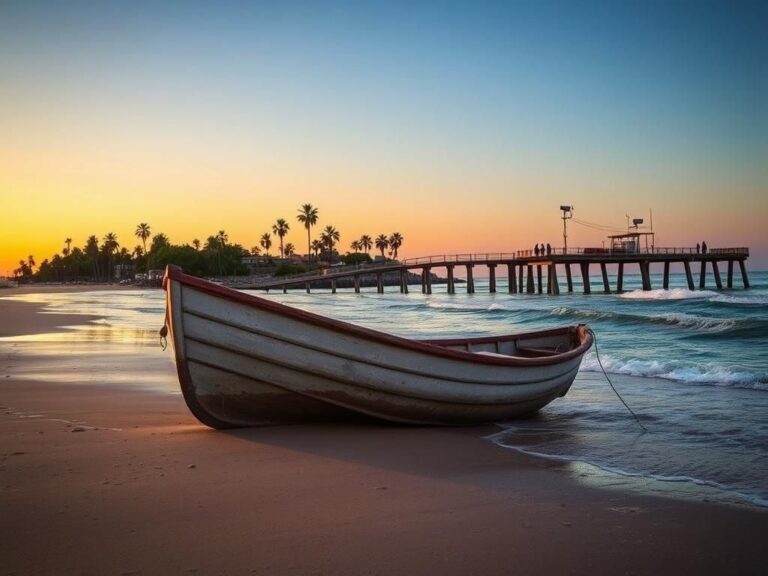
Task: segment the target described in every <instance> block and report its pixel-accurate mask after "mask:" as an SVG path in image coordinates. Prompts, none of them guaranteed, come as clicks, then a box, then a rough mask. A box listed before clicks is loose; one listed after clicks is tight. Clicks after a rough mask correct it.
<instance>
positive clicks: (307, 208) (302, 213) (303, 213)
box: [296, 204, 317, 257]
mask: <svg viewBox="0 0 768 576" xmlns="http://www.w3.org/2000/svg"><path fill="white" fill-rule="evenodd" d="M296 220H298V221H299V222H301V223H302V224H304V228H306V229H307V257H309V255H310V253H311V249H312V244H311V242H310V240H309V237H310V232H311V230H312V226H314V225H315V224H317V208H315V207H314V206H312V204H302V205H301V208H299V215H298V216H296Z"/></svg>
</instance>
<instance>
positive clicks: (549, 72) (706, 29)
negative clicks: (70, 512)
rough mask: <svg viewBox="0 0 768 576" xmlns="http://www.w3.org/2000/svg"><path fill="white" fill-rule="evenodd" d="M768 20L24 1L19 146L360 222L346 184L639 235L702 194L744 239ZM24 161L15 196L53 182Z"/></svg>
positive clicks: (6, 22) (729, 13) (546, 10)
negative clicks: (560, 208) (574, 209)
mask: <svg viewBox="0 0 768 576" xmlns="http://www.w3.org/2000/svg"><path fill="white" fill-rule="evenodd" d="M766 30H768V3H765V2H762V3H759V2H577V1H576V2H421V3H397V2H386V3H373V2H371V3H366V2H349V3H335V2H334V3H319V2H163V3H155V2H66V3H64V2H34V1H23V2H15V1H9V0H5V1H4V2H2V3H1V4H0V73H1V74H0V110H2V111H0V121H2V122H3V123H4V124H5V125H6V126H7V127H9V130H7V131H6V135H5V137H1V136H0V146H3V148H6V149H18V150H23V151H24V157H25V158H29V157H32V158H34V157H39V158H41V159H44V158H48V157H56V156H57V155H58V156H59V157H64V156H67V157H70V156H71V158H72V159H73V160H72V162H76V159H77V158H84V157H87V158H91V159H93V158H101V156H100V155H101V154H106V153H105V152H104V149H105V148H108V149H109V150H112V151H114V155H113V156H108V155H107V157H104V158H101V159H100V160H98V161H97V160H91V162H93V163H98V165H97V166H94V167H93V169H92V170H91V171H90V172H88V174H85V176H87V177H88V178H85V176H84V180H83V181H77V180H76V179H74V177H72V175H71V174H69V173H67V174H66V175H65V176H66V178H60V179H59V180H60V181H61V185H62V189H63V190H72V189H74V188H77V187H78V186H79V188H77V189H83V188H84V187H87V186H90V187H94V186H96V187H98V186H99V185H103V184H99V183H98V182H96V183H94V178H96V175H98V176H99V178H101V177H102V176H103V178H104V179H106V178H107V176H108V174H107V172H109V170H108V168H109V169H113V170H114V174H113V175H112V176H113V178H114V181H115V182H116V183H123V184H125V185H124V186H122V187H121V186H118V185H116V188H115V189H116V190H120V193H125V191H126V190H127V189H128V188H130V186H129V185H128V184H130V185H131V186H135V187H134V188H131V190H132V193H138V192H137V190H136V187H139V184H136V183H135V182H134V181H133V180H130V179H129V177H128V176H127V175H126V174H125V173H124V172H123V173H121V172H120V163H121V162H124V165H125V166H127V168H126V170H127V169H128V168H130V169H131V170H132V171H133V172H137V171H146V172H149V173H153V172H154V173H158V174H160V175H159V176H158V184H159V183H162V185H163V186H171V187H178V189H179V190H187V191H189V190H191V189H194V184H190V183H189V182H187V181H185V180H184V175H183V174H181V172H182V171H183V170H182V168H181V167H177V168H174V170H175V171H176V172H175V173H178V174H177V176H178V179H177V180H173V179H172V178H171V176H172V175H171V174H166V173H163V170H170V169H169V168H164V167H162V166H157V165H155V163H154V162H155V161H156V160H157V159H159V158H161V157H164V158H166V159H167V162H166V166H168V165H174V166H175V165H176V164H178V165H179V166H184V165H189V166H193V167H199V166H200V165H201V164H204V163H208V164H210V165H211V171H213V170H214V169H215V170H218V171H219V173H221V174H232V175H233V176H232V180H227V183H226V184H227V186H231V187H232V189H233V190H235V189H237V191H236V192H235V191H233V192H232V194H233V196H232V199H233V201H238V199H241V198H244V197H247V196H248V195H249V194H250V195H251V196H253V194H256V195H257V196H258V194H259V193H260V191H262V190H266V189H269V190H279V191H280V192H279V193H280V194H283V195H284V196H285V197H286V198H289V199H290V201H291V202H295V201H296V200H297V199H298V198H299V195H300V190H304V191H305V192H304V194H305V196H304V198H305V201H313V202H314V203H315V204H318V205H321V206H325V207H326V210H329V209H331V208H332V209H333V210H341V206H342V205H343V202H342V200H340V199H337V198H336V197H335V196H334V194H335V192H334V190H339V191H341V192H339V193H342V194H346V197H349V194H350V193H351V192H350V191H354V190H357V191H359V193H360V194H361V195H363V196H370V197H377V196H381V195H382V194H384V195H389V196H390V197H391V198H392V200H393V201H394V202H397V203H399V204H400V205H402V204H403V203H404V202H406V201H414V199H415V207H414V210H415V211H417V212H418V211H419V210H424V211H426V210H429V209H432V210H434V206H435V203H436V202H438V201H439V202H440V203H443V204H445V206H446V213H447V214H454V215H455V216H456V217H459V216H460V215H461V209H460V208H459V207H458V205H459V200H458V199H457V198H459V197H460V196H462V195H466V193H467V192H466V191H467V190H468V189H476V190H477V192H476V194H477V198H478V202H479V205H480V206H482V207H483V208H484V209H487V207H488V206H492V205H494V202H495V203H496V204H498V203H499V202H500V201H502V200H504V199H507V198H509V197H510V196H516V195H518V196H520V197H522V198H526V199H527V198H530V197H541V198H542V199H543V201H545V202H546V206H549V204H552V205H554V206H557V205H559V203H562V202H571V203H573V204H575V205H577V206H582V207H584V209H585V210H586V211H587V212H585V213H582V216H583V217H584V218H586V219H591V220H597V221H606V223H617V222H616V220H612V222H607V220H609V219H613V218H618V224H620V223H621V221H623V215H624V213H625V212H626V211H627V210H639V209H640V208H641V207H642V209H644V210H645V209H646V208H647V207H648V206H655V207H657V208H658V209H659V212H660V213H661V212H663V211H664V210H666V211H668V213H669V215H670V216H669V217H670V221H669V223H670V224H671V223H672V222H674V221H675V218H676V219H677V220H679V219H680V218H682V217H683V216H684V215H685V214H686V206H690V205H692V204H697V205H698V206H700V207H701V210H702V211H704V212H707V213H709V214H710V219H709V220H708V221H707V225H711V223H712V222H713V221H714V220H715V219H716V216H715V215H717V214H719V215H721V216H726V218H723V221H725V224H727V225H729V226H730V225H732V224H733V221H735V220H741V221H742V222H743V225H742V226H740V228H738V230H740V231H741V232H742V235H741V237H739V236H738V235H737V236H736V237H735V238H734V241H741V243H744V242H750V243H753V244H754V243H755V242H756V241H758V240H759V234H760V232H759V231H760V230H761V229H762V228H761V227H762V223H761V222H759V221H758V220H757V219H756V218H755V217H754V211H755V208H756V209H757V210H759V211H762V212H763V213H766V211H768V200H766V196H768V190H767V186H768V70H767V69H766V64H767V63H768V40H767V39H766V38H767V37H768V34H766ZM9 135H10V136H9ZM29 162H31V168H30V167H29V166H28V168H29V169H30V170H36V169H37V170H40V171H44V170H46V169H47V167H48V166H49V165H50V162H43V161H42V160H40V162H39V163H35V162H34V161H31V160H30V161H29ZM83 162H85V161H83ZM254 167H255V168H254ZM0 169H3V170H4V171H5V172H6V180H5V182H7V183H10V184H6V190H11V189H19V190H21V189H27V190H28V189H29V188H28V186H29V182H28V181H27V180H24V183H23V186H22V185H20V184H19V182H20V181H21V180H23V178H22V176H23V175H22V176H20V175H19V174H18V173H14V167H13V166H3V165H2V164H0ZM193 171H194V170H193ZM8 174H10V176H9V175H8ZM55 176H56V177H54V176H51V181H52V182H53V181H55V180H56V179H57V178H59V176H61V175H60V174H59V173H56V175H55ZM81 176H82V174H81ZM204 176H205V175H199V174H198V175H197V176H193V177H194V178H196V181H197V182H202V181H206V180H205V177H204ZM0 178H2V173H0ZM131 178H134V177H133V176H132V177H131ZM128 180H130V181H129V182H128V184H126V182H127V181H128ZM99 182H100V181H99ZM3 183H4V180H2V179H0V185H3ZM51 185H52V184H51V183H50V182H48V183H47V184H46V186H41V187H40V188H39V193H40V194H43V193H44V192H45V191H48V192H51V190H49V188H50V186H51ZM25 186H26V187H27V188H25ZM222 186H223V184H222ZM36 190H37V189H36ZM254 191H255V192H254ZM462 191H463V192H462ZM6 193H7V194H8V192H6ZM472 194H473V195H474V194H475V193H474V192H473V193H472ZM633 199H638V201H637V202H636V204H635V203H633ZM264 201H265V202H267V203H272V204H273V205H274V210H275V211H280V210H284V208H283V207H282V206H280V205H278V204H275V202H276V200H275V198H274V197H272V196H270V197H269V198H265V199H264ZM526 202H528V203H526V204H525V206H524V207H525V208H526V209H528V210H533V211H538V210H540V209H543V206H544V205H542V206H538V205H536V203H535V202H534V201H533V200H531V201H528V200H526ZM733 203H736V205H752V206H753V208H752V209H751V210H748V211H743V212H740V211H738V210H732V206H733ZM291 209H293V205H291ZM470 212H471V211H470ZM277 215H279V214H270V215H269V219H273V218H274V217H276V216H277ZM151 216H153V215H152V214H150V216H148V217H147V218H150V217H151ZM550 216H551V215H550ZM590 216H591V218H590ZM163 217H164V216H163V214H162V213H159V214H158V216H157V220H159V221H163ZM225 217H229V218H232V217H234V216H233V215H232V214H224V213H223V214H222V216H221V220H224V219H225ZM386 217H387V214H386V213H384V214H382V218H383V219H384V221H383V222H382V226H387V225H390V227H391V226H396V225H397V222H396V221H394V222H392V221H391V220H392V219H394V218H395V214H394V213H393V214H391V215H390V221H387V220H386ZM265 218H266V216H265ZM338 218H342V217H341V216H339V217H338ZM349 218H351V216H350V217H349ZM446 224H447V222H446ZM459 224H461V222H460V221H457V222H456V225H459ZM225 225H227V222H219V224H217V225H214V226H213V228H216V227H217V226H218V227H220V226H225ZM261 226H262V227H264V226H267V224H266V223H265V224H263V225H261ZM552 226H553V230H554V229H556V226H557V214H556V213H555V214H554V216H553V218H552ZM232 228H234V229H237V228H238V225H237V224H233V225H232ZM496 229H501V224H498V226H497V228H496ZM705 231H706V230H700V229H697V228H696V227H695V226H693V227H692V229H691V231H690V232H691V234H692V235H693V236H694V237H696V238H698V237H701V235H702V233H704V232H705ZM497 235H498V234H497ZM407 236H409V237H411V238H414V239H417V238H420V236H419V235H418V234H414V233H410V234H407ZM675 240H677V239H675ZM57 241H58V240H57ZM420 241H421V240H420ZM507 241H508V242H510V243H518V242H525V243H526V245H527V241H525V240H523V239H522V237H517V236H514V237H510V238H508V239H507ZM723 241H725V240H723ZM245 242H246V241H245V240H244V243H245ZM424 242H425V244H424V246H425V248H424V249H425V250H427V248H428V246H427V244H428V243H426V239H425V240H424ZM763 244H766V241H765V240H763ZM483 246H485V244H483ZM491 248H492V247H491V246H488V249H491ZM457 249H458V247H457ZM478 249H479V247H478ZM411 255H417V254H411ZM766 262H768V253H767V254H766Z"/></svg>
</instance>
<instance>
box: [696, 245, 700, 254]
mask: <svg viewBox="0 0 768 576" xmlns="http://www.w3.org/2000/svg"><path fill="white" fill-rule="evenodd" d="M700 251H701V244H699V243H698V242H696V254H698V253H699V252H700Z"/></svg>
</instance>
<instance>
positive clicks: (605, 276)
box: [600, 262, 611, 294]
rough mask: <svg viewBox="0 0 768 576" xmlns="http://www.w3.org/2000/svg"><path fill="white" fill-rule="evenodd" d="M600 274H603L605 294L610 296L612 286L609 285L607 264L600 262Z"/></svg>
mask: <svg viewBox="0 0 768 576" xmlns="http://www.w3.org/2000/svg"><path fill="white" fill-rule="evenodd" d="M600 272H602V274H603V292H605V293H606V294H610V293H611V285H610V284H609V283H608V269H607V268H606V267H605V262H600Z"/></svg>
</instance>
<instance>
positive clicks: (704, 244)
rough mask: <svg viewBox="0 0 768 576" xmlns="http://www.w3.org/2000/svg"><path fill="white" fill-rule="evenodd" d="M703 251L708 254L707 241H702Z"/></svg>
mask: <svg viewBox="0 0 768 576" xmlns="http://www.w3.org/2000/svg"><path fill="white" fill-rule="evenodd" d="M701 253H702V254H706V253H707V243H706V242H702V243H701Z"/></svg>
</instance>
